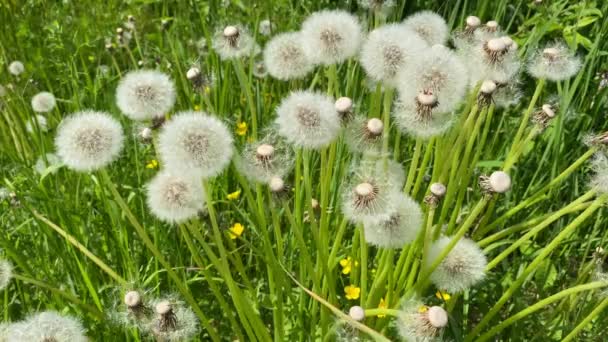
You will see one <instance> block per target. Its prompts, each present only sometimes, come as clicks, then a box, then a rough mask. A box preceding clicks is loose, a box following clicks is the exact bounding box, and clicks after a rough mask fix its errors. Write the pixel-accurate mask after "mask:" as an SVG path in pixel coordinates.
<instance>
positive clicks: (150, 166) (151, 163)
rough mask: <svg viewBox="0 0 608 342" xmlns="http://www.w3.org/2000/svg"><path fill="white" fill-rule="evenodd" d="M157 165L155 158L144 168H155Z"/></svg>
mask: <svg viewBox="0 0 608 342" xmlns="http://www.w3.org/2000/svg"><path fill="white" fill-rule="evenodd" d="M157 167H158V161H157V160H156V159H152V160H150V161H149V162H148V164H146V169H156V168H157Z"/></svg>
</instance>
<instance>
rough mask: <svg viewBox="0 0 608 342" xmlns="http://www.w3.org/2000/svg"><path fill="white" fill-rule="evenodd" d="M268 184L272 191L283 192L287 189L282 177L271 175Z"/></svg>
mask: <svg viewBox="0 0 608 342" xmlns="http://www.w3.org/2000/svg"><path fill="white" fill-rule="evenodd" d="M268 186H269V187H270V191H272V192H282V191H283V190H285V181H284V180H283V179H282V178H281V177H276V176H274V177H271V178H270V181H268Z"/></svg>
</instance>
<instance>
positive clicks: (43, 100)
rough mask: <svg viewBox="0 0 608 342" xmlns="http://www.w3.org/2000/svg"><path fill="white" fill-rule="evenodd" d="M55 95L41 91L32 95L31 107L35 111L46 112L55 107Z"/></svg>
mask: <svg viewBox="0 0 608 342" xmlns="http://www.w3.org/2000/svg"><path fill="white" fill-rule="evenodd" d="M55 105H56V100H55V95H53V94H51V93H49V92H46V91H43V92H40V93H38V94H36V95H34V97H32V109H34V111H35V112H37V113H48V112H50V111H51V110H53V108H55Z"/></svg>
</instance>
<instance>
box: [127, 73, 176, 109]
mask: <svg viewBox="0 0 608 342" xmlns="http://www.w3.org/2000/svg"><path fill="white" fill-rule="evenodd" d="M175 96H176V95H175V85H174V84H173V81H172V80H171V79H170V78H169V76H167V75H166V74H164V73H162V72H159V71H155V70H137V71H131V72H129V73H127V74H126V75H125V76H124V77H123V78H122V80H121V81H120V83H119V84H118V87H117V88H116V104H117V105H118V108H120V110H121V111H122V112H123V114H125V115H126V116H127V117H129V118H130V119H132V120H149V119H154V118H160V117H164V115H165V114H167V113H168V112H169V111H170V110H171V108H173V105H174V104H175Z"/></svg>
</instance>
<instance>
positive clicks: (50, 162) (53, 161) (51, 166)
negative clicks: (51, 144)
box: [34, 153, 62, 175]
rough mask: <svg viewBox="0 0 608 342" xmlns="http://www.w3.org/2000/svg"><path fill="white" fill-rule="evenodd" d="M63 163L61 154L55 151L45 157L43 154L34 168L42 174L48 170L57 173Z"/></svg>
mask: <svg viewBox="0 0 608 342" xmlns="http://www.w3.org/2000/svg"><path fill="white" fill-rule="evenodd" d="M45 159H46V160H45ZM61 165H62V163H61V159H60V158H59V156H57V155H56V154H54V153H47V154H46V155H45V158H42V156H40V157H38V159H37V160H36V164H35V165H34V170H35V171H36V172H37V173H38V174H40V175H42V174H44V173H46V172H47V171H50V173H56V172H57V170H58V169H59V167H61Z"/></svg>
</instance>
